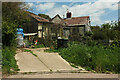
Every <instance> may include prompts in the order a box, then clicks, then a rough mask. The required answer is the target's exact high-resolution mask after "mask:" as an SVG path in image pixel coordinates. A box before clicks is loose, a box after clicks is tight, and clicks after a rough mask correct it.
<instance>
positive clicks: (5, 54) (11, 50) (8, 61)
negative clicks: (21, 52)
mask: <svg viewBox="0 0 120 80" xmlns="http://www.w3.org/2000/svg"><path fill="white" fill-rule="evenodd" d="M15 54H16V48H15V47H8V46H4V47H3V48H2V73H3V75H4V74H15V73H17V71H19V69H18V65H17V64H16V60H15V57H14V56H15Z"/></svg>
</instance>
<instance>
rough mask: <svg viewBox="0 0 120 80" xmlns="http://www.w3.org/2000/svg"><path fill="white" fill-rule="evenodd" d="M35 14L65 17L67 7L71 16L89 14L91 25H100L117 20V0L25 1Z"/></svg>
mask: <svg viewBox="0 0 120 80" xmlns="http://www.w3.org/2000/svg"><path fill="white" fill-rule="evenodd" d="M26 4H27V5H26V6H29V7H30V8H31V9H32V10H29V11H30V12H32V13H35V14H39V13H41V14H46V15H49V16H50V17H51V18H53V17H54V16H55V15H57V14H59V15H60V16H61V17H62V18H63V15H65V17H66V12H67V9H68V10H69V11H70V12H71V13H72V17H81V16H90V20H91V25H92V26H95V25H101V24H104V23H110V22H111V21H117V20H118V2H117V1H114V2H113V1H112V0H111V1H109V2H105V1H104V0H96V1H94V2H90V1H88V2H79V1H74V2H72V1H70V2H69V1H68V2H57V1H56V2H44V1H43V2H41V1H36V2H26Z"/></svg>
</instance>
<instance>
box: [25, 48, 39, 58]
mask: <svg viewBox="0 0 120 80" xmlns="http://www.w3.org/2000/svg"><path fill="white" fill-rule="evenodd" d="M24 52H30V53H31V54H32V55H34V56H35V57H37V55H36V54H34V53H33V52H32V51H31V50H27V49H25V50H24Z"/></svg>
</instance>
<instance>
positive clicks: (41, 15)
mask: <svg viewBox="0 0 120 80" xmlns="http://www.w3.org/2000/svg"><path fill="white" fill-rule="evenodd" d="M38 16H40V17H43V18H45V19H48V20H50V19H51V18H50V17H49V16H48V15H45V14H38Z"/></svg>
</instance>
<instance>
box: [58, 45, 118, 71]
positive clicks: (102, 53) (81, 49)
mask: <svg viewBox="0 0 120 80" xmlns="http://www.w3.org/2000/svg"><path fill="white" fill-rule="evenodd" d="M119 49H120V48H118V47H116V48H114V49H111V48H109V47H108V48H107V47H105V46H103V45H96V46H95V45H94V46H87V45H84V44H75V43H73V44H71V45H69V47H68V48H64V49H62V50H61V51H60V55H61V56H62V57H63V58H64V59H66V60H67V61H68V62H70V63H73V64H75V65H78V66H82V67H86V68H89V70H91V69H92V70H95V71H96V72H101V73H102V72H106V71H111V72H113V73H120V68H118V66H120V62H119V61H118V56H119V55H120V51H119Z"/></svg>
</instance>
